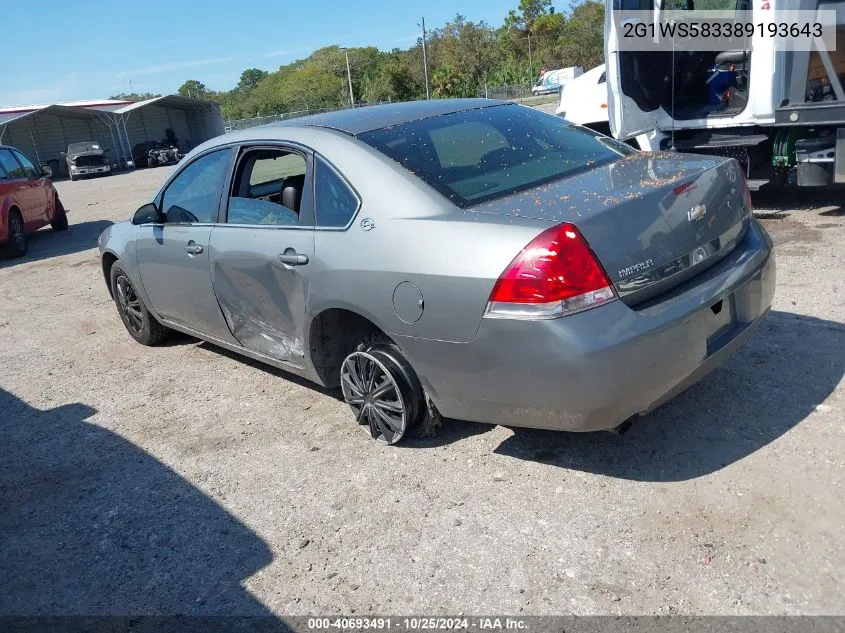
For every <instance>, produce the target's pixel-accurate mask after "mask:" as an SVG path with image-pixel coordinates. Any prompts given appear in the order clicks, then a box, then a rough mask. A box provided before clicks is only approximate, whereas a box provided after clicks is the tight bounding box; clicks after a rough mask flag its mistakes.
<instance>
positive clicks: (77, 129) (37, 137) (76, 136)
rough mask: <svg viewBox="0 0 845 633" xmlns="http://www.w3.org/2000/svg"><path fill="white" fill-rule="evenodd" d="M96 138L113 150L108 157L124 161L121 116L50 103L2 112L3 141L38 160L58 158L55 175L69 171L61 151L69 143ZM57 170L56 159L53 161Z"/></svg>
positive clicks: (43, 162)
mask: <svg viewBox="0 0 845 633" xmlns="http://www.w3.org/2000/svg"><path fill="white" fill-rule="evenodd" d="M81 141H96V142H98V143H101V144H102V146H103V148H105V149H109V150H111V151H110V153H109V160H110V161H112V162H116V161H121V162H123V161H125V160H126V158H128V154H126V153H125V152H124V151H123V147H122V143H121V130H120V129H119V127H118V119H117V118H116V117H115V116H114V115H113V114H112V113H110V112H107V111H104V110H96V109H92V108H81V107H74V106H62V105H49V106H44V107H41V108H38V109H35V110H30V111H28V112H20V113H7V114H0V143H3V144H6V145H14V146H15V147H17V148H19V149H20V150H21V151H23V152H24V153H25V154H27V155H28V156H29V157H30V158H31V159H32V160H33V161H34V162H35V163H36V164H38V165H46V164H50V163H51V161H57V163H58V172H56V175H57V176H59V175H67V167H66V166H65V165H64V163H63V161H62V160H61V153H62V152H65V151H67V147H68V144H69V143H75V142H81ZM53 166H54V171H55V166H56V163H53Z"/></svg>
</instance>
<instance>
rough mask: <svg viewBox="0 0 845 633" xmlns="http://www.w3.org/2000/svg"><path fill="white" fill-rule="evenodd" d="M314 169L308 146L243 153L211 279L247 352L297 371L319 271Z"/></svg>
mask: <svg viewBox="0 0 845 633" xmlns="http://www.w3.org/2000/svg"><path fill="white" fill-rule="evenodd" d="M311 165H312V157H311V154H310V153H309V152H308V151H307V150H304V149H302V148H298V147H293V146H290V147H288V146H281V145H270V146H265V145H263V146H260V147H245V148H243V149H242V150H241V153H240V156H239V158H238V162H237V165H236V167H235V172H234V173H235V176H234V178H233V181H232V188H231V192H230V195H229V196H227V199H226V203H225V205H224V212H223V213H222V214H221V222H220V223H219V224H218V225H217V226H215V227H214V230H213V231H212V232H211V279H212V283H213V285H214V292H215V294H216V295H217V301H218V302H219V304H220V308H221V309H222V311H223V314H224V317H225V319H226V323H227V325H228V327H229V329H230V331H231V332H232V334H233V335H234V337H235V338H236V339H237V340H238V342H239V343H240V344H241V345H243V346H244V347H246V348H247V349H250V350H252V351H255V352H259V353H261V354H264V355H266V356H269V357H271V358H273V359H276V360H280V361H285V362H289V363H291V364H293V365H296V366H302V365H303V363H304V357H305V347H306V345H307V341H306V338H307V333H306V332H304V318H305V308H306V298H307V296H308V280H309V276H310V274H311V273H312V270H313V268H314V263H313V261H312V260H313V258H314V230H313V228H314V205H313V195H312V193H311V192H312V190H313V189H312V186H311V182H312V176H311V172H312V167H311ZM223 220H225V222H224V221H223Z"/></svg>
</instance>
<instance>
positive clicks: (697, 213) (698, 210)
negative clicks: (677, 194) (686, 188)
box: [687, 204, 707, 222]
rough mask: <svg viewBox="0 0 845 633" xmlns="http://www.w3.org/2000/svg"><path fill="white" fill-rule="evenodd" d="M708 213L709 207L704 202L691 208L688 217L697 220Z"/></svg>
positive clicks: (692, 220) (691, 220) (693, 220)
mask: <svg viewBox="0 0 845 633" xmlns="http://www.w3.org/2000/svg"><path fill="white" fill-rule="evenodd" d="M706 214H707V207H706V206H704V205H703V204H697V205H695V206H694V207H693V208H692V209H690V210H689V212H688V213H687V219H688V220H689V221H690V222H695V221H696V220H700V219H701V218H703V217H704V216H705V215H706Z"/></svg>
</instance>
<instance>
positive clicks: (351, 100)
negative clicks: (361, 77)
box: [343, 48, 355, 108]
mask: <svg viewBox="0 0 845 633" xmlns="http://www.w3.org/2000/svg"><path fill="white" fill-rule="evenodd" d="M343 52H344V53H346V78H347V79H348V80H349V103H351V104H352V107H353V108H354V107H355V95H354V94H353V93H352V71H351V70H349V49H348V48H344V49H343Z"/></svg>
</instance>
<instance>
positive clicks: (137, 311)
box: [115, 275, 144, 334]
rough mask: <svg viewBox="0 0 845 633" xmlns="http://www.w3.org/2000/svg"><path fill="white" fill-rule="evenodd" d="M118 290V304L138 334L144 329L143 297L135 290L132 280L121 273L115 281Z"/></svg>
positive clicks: (128, 322)
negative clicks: (139, 296) (140, 297)
mask: <svg viewBox="0 0 845 633" xmlns="http://www.w3.org/2000/svg"><path fill="white" fill-rule="evenodd" d="M115 289H116V290H117V305H118V306H119V307H120V312H121V313H122V314H123V316H124V320H125V321H126V324H127V325H128V326H129V327H130V328H131V329H132V331H133V332H135V333H136V334H140V333H141V332H143V331H144V314H143V312H142V311H141V299H139V298H138V294H137V293H136V292H135V288H134V287H133V286H132V282H131V281H129V279H128V278H127V277H126V275H120V276H119V277H118V278H117V280H116V281H115Z"/></svg>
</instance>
